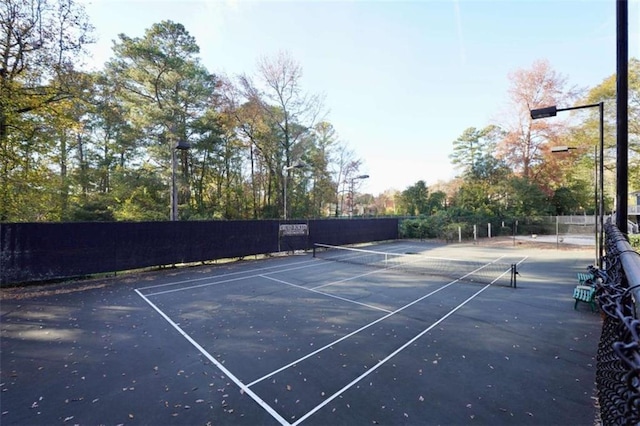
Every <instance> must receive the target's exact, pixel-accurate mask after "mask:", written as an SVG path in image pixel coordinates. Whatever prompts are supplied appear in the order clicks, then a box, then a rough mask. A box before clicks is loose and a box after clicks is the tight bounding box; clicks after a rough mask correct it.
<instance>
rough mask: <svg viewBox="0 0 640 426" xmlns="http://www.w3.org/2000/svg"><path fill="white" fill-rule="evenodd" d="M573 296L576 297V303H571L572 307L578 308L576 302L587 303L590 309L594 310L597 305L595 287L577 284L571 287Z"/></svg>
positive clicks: (596, 308)
mask: <svg viewBox="0 0 640 426" xmlns="http://www.w3.org/2000/svg"><path fill="white" fill-rule="evenodd" d="M573 298H574V299H576V303H574V305H573V309H578V302H584V303H588V304H589V306H591V311H592V312H596V311H597V310H598V307H597V306H596V288H595V287H594V286H590V285H577V286H576V288H575V289H573Z"/></svg>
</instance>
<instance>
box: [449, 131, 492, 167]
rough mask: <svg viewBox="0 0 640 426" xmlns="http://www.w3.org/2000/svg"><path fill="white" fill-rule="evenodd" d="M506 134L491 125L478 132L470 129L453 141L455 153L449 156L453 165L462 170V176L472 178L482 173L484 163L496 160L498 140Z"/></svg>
mask: <svg viewBox="0 0 640 426" xmlns="http://www.w3.org/2000/svg"><path fill="white" fill-rule="evenodd" d="M503 136H504V134H503V132H502V131H501V129H500V128H499V127H498V126H495V125H489V126H487V127H485V128H484V129H481V130H478V129H476V128H475V127H469V128H468V129H466V130H465V131H464V132H463V133H462V135H460V137H459V138H458V139H456V140H455V141H453V152H452V153H451V155H450V156H449V158H451V163H452V164H453V165H454V166H456V167H457V168H458V169H461V170H462V175H463V176H466V177H472V176H474V175H475V174H477V173H479V172H481V171H480V169H481V168H482V167H483V163H484V164H486V163H488V162H489V161H488V159H489V158H494V153H495V150H496V145H497V143H498V140H499V139H500V138H501V137H503Z"/></svg>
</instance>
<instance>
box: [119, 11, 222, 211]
mask: <svg viewBox="0 0 640 426" xmlns="http://www.w3.org/2000/svg"><path fill="white" fill-rule="evenodd" d="M113 49H114V53H115V57H114V58H113V59H112V60H111V61H109V63H108V64H107V68H108V72H109V73H110V75H112V76H113V78H114V80H115V82H116V84H117V87H118V88H119V96H120V97H121V98H122V99H123V102H124V104H125V105H126V106H127V109H128V115H127V121H129V122H130V123H132V125H133V126H134V127H136V128H138V129H140V130H143V131H144V134H145V135H146V137H145V138H144V139H143V140H142V141H140V143H142V144H143V146H144V148H145V151H146V153H147V154H148V155H149V157H150V160H151V161H152V162H153V163H154V164H155V165H156V166H157V167H158V168H159V170H160V171H164V173H163V174H164V175H165V176H166V178H165V179H166V182H168V181H169V176H168V175H169V171H170V170H171V167H170V161H171V157H172V155H173V154H172V151H173V150H174V149H175V147H176V145H177V144H178V142H179V141H185V142H189V143H191V144H192V145H193V146H194V150H193V151H192V152H189V153H188V152H185V151H184V150H180V158H179V164H180V167H179V168H180V173H179V175H180V179H179V180H178V185H179V192H178V200H179V201H178V203H179V204H181V205H185V206H186V205H188V204H189V203H190V201H191V200H190V198H191V190H190V186H189V185H187V182H189V181H190V175H189V164H190V161H189V155H191V156H198V155H199V154H201V152H200V151H199V150H198V145H197V142H198V138H199V137H200V136H201V134H202V132H203V131H206V129H202V128H199V129H198V130H199V132H200V133H197V132H196V131H195V130H196V127H197V126H196V121H197V120H199V119H200V118H201V117H202V116H203V115H204V114H205V112H206V110H207V108H208V107H209V106H210V105H212V104H215V102H214V92H215V89H216V78H215V76H213V75H211V74H209V72H208V71H207V70H206V68H205V67H204V66H202V65H201V64H200V62H199V59H198V58H197V56H196V55H197V54H198V53H199V51H200V49H199V47H198V45H197V44H196V42H195V39H194V38H193V37H192V36H191V35H190V34H189V33H188V32H187V30H186V29H185V28H184V26H183V25H181V24H178V23H174V22H172V21H163V22H160V23H158V24H154V25H153V26H152V27H151V28H149V29H148V30H147V31H146V32H145V35H144V37H142V38H130V37H128V36H126V35H124V34H120V36H119V42H118V43H116V44H115V45H114V48H113ZM167 192H168V191H167ZM167 205H168V203H167ZM157 208H160V206H158V207H157Z"/></svg>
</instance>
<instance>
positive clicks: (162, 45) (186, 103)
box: [0, 0, 640, 222]
mask: <svg viewBox="0 0 640 426" xmlns="http://www.w3.org/2000/svg"><path fill="white" fill-rule="evenodd" d="M0 19H1V22H0V55H1V56H0V60H1V61H2V62H1V63H0V221H5V222H11V221H98V220H167V219H169V218H170V212H171V209H170V207H171V205H172V195H173V194H174V191H173V188H175V194H176V205H177V211H178V212H179V218H180V219H260V218H278V217H283V216H285V215H287V216H289V217H323V216H342V215H352V214H358V215H359V214H367V215H382V214H399V215H426V216H433V215H435V216H437V217H440V216H442V217H444V218H445V219H446V220H447V221H449V222H451V221H453V220H454V219H456V220H457V219H459V218H461V217H471V216H479V217H480V216H481V217H492V218H501V217H510V216H512V217H515V216H518V215H521V216H527V215H542V214H565V213H573V214H582V213H587V214H589V213H592V212H593V210H594V203H593V188H594V185H595V182H594V175H593V170H594V163H595V158H594V156H593V155H594V150H593V148H594V147H595V146H596V144H597V140H598V137H597V131H598V127H597V121H598V120H597V111H589V112H586V113H583V114H582V115H579V116H572V115H567V117H565V118H561V117H557V118H555V119H547V120H535V121H534V120H531V118H530V116H529V108H534V107H541V106H548V105H559V106H562V105H570V104H573V103H574V102H589V103H593V102H599V101H606V116H607V125H606V132H607V136H606V141H607V142H606V149H607V155H606V156H605V164H606V167H607V170H608V173H611V172H610V170H613V168H614V163H615V160H614V156H613V154H612V152H614V150H612V147H613V146H614V143H615V139H614V137H613V134H614V129H615V114H614V112H615V76H611V77H609V78H608V79H606V80H605V81H603V83H602V84H601V85H599V86H597V87H595V88H592V89H591V90H589V91H586V90H585V89H580V88H574V87H570V86H569V85H568V82H567V79H566V77H564V76H562V75H560V74H558V73H556V72H555V71H553V70H552V69H551V67H550V66H549V64H548V63H547V62H544V61H539V62H536V63H534V64H533V66H532V68H531V69H529V70H519V71H516V72H514V73H513V74H512V75H511V76H510V77H509V78H510V79H511V88H510V99H511V104H510V105H509V111H510V112H509V114H506V115H505V116H504V117H503V119H502V122H501V123H492V124H491V125H488V126H487V127H486V128H483V129H476V128H469V129H467V130H466V131H465V132H464V133H463V134H462V135H461V136H460V137H459V138H458V139H457V140H456V141H453V147H454V153H453V155H452V162H453V164H454V165H455V166H456V167H458V169H459V171H460V176H459V178H457V179H454V180H453V181H452V182H448V183H442V184H439V185H431V187H427V185H426V183H425V182H424V181H419V182H417V183H416V184H415V185H412V186H410V187H408V188H406V189H405V190H404V191H401V192H393V191H389V192H386V193H384V194H378V195H376V196H375V197H374V196H373V195H371V194H359V193H358V185H359V184H360V183H361V180H360V179H358V177H359V176H360V171H359V168H360V167H361V164H362V161H361V160H360V159H359V158H358V157H357V156H356V153H354V152H353V151H352V150H351V149H350V148H349V147H348V145H347V144H346V143H344V142H343V141H341V140H340V138H339V137H338V132H337V130H336V129H334V127H333V126H332V125H331V123H330V122H328V121H326V120H324V116H323V112H324V111H325V106H324V104H323V99H322V97H321V96H319V95H316V94H312V93H308V92H306V91H305V90H304V87H303V85H302V69H301V67H300V65H299V64H298V63H297V62H296V61H295V60H294V59H293V58H292V57H291V56H289V55H288V54H287V53H281V54H278V55H276V56H275V57H264V58H260V59H259V60H258V66H257V71H256V72H255V73H254V74H252V75H247V74H242V75H237V76H225V75H214V74H212V73H211V72H209V71H208V70H207V69H206V67H204V66H203V64H202V63H201V61H200V58H199V56H198V55H199V47H198V45H197V43H196V40H195V39H194V38H193V37H192V36H191V35H190V34H189V32H188V31H187V29H186V28H184V27H183V26H182V25H181V24H179V23H175V22H172V21H163V22H160V23H157V24H155V25H153V26H152V27H151V28H149V29H147V30H146V31H145V33H144V35H142V36H141V37H130V36H128V35H124V34H121V35H120V36H119V38H118V40H116V41H115V43H114V46H113V55H112V57H111V59H110V60H109V61H108V62H107V63H106V64H105V66H104V68H103V69H101V70H100V71H97V72H85V71H82V62H81V61H82V58H83V52H84V51H85V48H86V46H87V45H88V44H90V43H91V42H92V39H91V37H92V35H91V34H92V28H91V24H90V22H89V21H88V18H87V17H86V15H85V13H84V11H83V9H82V7H81V5H79V4H76V3H74V2H73V1H72V0H64V1H62V0H6V1H4V2H3V3H2V5H0ZM629 76H630V82H629V87H630V92H631V95H630V99H631V105H630V110H629V117H630V120H629V134H630V141H629V144H630V147H631V150H632V152H631V153H630V169H629V178H630V189H632V190H633V189H639V188H637V187H634V185H637V182H640V175H639V169H640V167H639V166H638V156H639V152H638V149H639V148H638V147H639V142H638V136H639V135H640V129H639V128H638V123H640V105H639V104H638V103H637V102H636V100H637V99H640V82H639V81H640V77H639V76H640V65H639V62H638V61H637V60H636V59H633V60H632V61H631V62H630V70H629ZM576 117H577V118H576ZM390 125H393V124H392V123H391V124H390ZM557 145H569V146H571V147H574V148H576V149H572V150H571V151H570V152H568V153H566V154H551V151H550V148H551V147H553V146H557ZM407 155H411V153H407ZM605 177H607V176H605ZM607 188H608V192H607V194H613V193H614V191H613V190H612V189H611V188H613V180H612V178H609V179H608V181H607ZM610 198H611V197H609V199H608V202H609V204H610ZM285 205H286V210H287V212H285V211H284V210H285ZM443 220H444V219H443Z"/></svg>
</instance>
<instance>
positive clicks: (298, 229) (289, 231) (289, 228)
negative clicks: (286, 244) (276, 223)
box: [280, 223, 309, 237]
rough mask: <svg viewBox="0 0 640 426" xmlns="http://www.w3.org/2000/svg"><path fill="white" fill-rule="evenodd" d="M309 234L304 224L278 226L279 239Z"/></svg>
mask: <svg viewBox="0 0 640 426" xmlns="http://www.w3.org/2000/svg"><path fill="white" fill-rule="evenodd" d="M308 234H309V227H308V226H307V224H306V223H288V224H282V225H280V236H281V237H296V236H304V235H308Z"/></svg>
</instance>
